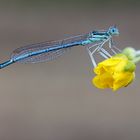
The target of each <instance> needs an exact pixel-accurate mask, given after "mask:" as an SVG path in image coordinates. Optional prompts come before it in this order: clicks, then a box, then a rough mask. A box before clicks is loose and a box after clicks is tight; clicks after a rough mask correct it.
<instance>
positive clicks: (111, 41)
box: [109, 38, 121, 54]
mask: <svg viewBox="0 0 140 140" xmlns="http://www.w3.org/2000/svg"><path fill="white" fill-rule="evenodd" d="M109 48H110V49H111V50H112V52H113V53H114V54H117V52H116V51H115V50H114V49H116V50H117V51H118V52H119V53H120V52H121V50H120V49H118V48H117V47H116V46H115V45H114V43H113V40H112V38H111V39H110V40H109ZM113 48H114V49H113Z"/></svg>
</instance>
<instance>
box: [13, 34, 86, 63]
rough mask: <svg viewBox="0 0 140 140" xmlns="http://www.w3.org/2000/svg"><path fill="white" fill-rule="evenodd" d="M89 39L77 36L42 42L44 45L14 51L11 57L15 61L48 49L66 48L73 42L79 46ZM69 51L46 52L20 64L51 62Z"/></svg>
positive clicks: (62, 49)
mask: <svg viewBox="0 0 140 140" xmlns="http://www.w3.org/2000/svg"><path fill="white" fill-rule="evenodd" d="M87 37H88V35H79V36H75V37H72V38H68V39H64V40H59V41H50V42H42V43H37V44H31V45H27V46H24V47H20V48H18V49H16V50H14V51H13V53H12V55H11V59H14V60H15V59H17V58H19V57H21V56H24V55H26V54H30V53H33V52H37V51H40V50H46V49H48V48H55V47H58V46H64V45H66V44H71V43H73V42H75V43H76V42H77V45H78V43H79V45H80V43H81V42H82V41H84V40H85V39H87ZM67 50H68V48H63V47H62V48H61V49H59V50H55V51H50V52H46V53H42V54H38V55H34V56H29V57H26V58H23V59H21V60H19V61H18V62H21V63H37V62H44V61H50V60H53V59H55V58H57V57H59V56H61V55H63V54H64V53H65V52H66V51H67Z"/></svg>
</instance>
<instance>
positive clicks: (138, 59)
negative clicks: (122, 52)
mask: <svg viewBox="0 0 140 140" xmlns="http://www.w3.org/2000/svg"><path fill="white" fill-rule="evenodd" d="M133 62H134V63H135V64H136V63H138V62H140V54H139V56H137V57H136V58H135V59H133Z"/></svg>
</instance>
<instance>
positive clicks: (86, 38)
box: [0, 26, 119, 68]
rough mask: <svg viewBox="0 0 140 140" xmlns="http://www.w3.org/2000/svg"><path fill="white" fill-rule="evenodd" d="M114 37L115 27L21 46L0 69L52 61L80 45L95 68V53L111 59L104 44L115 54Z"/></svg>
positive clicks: (116, 30) (115, 33)
mask: <svg viewBox="0 0 140 140" xmlns="http://www.w3.org/2000/svg"><path fill="white" fill-rule="evenodd" d="M115 35H119V31H118V29H117V27H116V26H113V27H110V28H109V29H108V30H103V31H92V32H90V33H88V34H84V35H79V36H74V37H71V38H67V39H64V40H58V41H51V42H48V41H47V42H42V43H37V44H31V45H27V46H23V47H20V48H17V49H16V50H14V51H13V53H12V55H11V58H10V59H9V60H8V61H6V62H4V63H1V64H0V68H4V67H6V66H8V65H10V64H13V63H15V62H24V63H37V62H44V61H49V60H53V59H54V58H57V57H59V56H61V55H62V54H64V53H65V52H66V51H67V50H68V48H71V47H74V46H80V45H81V46H86V49H87V51H88V53H89V56H90V58H91V60H92V63H93V66H94V67H96V61H95V59H94V54H95V53H96V52H98V53H99V54H100V55H101V56H102V57H104V58H108V57H111V55H110V54H109V52H108V51H107V50H105V49H104V48H103V46H104V44H105V43H109V44H108V46H109V48H110V50H111V51H112V52H113V53H116V51H115V50H116V49H117V48H116V47H115V46H114V45H113V43H112V42H113V41H112V37H113V36H115ZM90 44H91V45H90ZM88 45H90V46H88ZM117 50H119V49H117Z"/></svg>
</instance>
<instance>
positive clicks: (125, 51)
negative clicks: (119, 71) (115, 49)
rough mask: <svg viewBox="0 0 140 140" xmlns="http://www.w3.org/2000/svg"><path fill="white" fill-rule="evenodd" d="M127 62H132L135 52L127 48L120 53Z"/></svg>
mask: <svg viewBox="0 0 140 140" xmlns="http://www.w3.org/2000/svg"><path fill="white" fill-rule="evenodd" d="M122 53H123V54H125V55H126V56H127V58H128V59H129V60H133V59H134V58H135V57H136V50H135V49H134V48H132V47H127V48H125V49H124V50H123V51H122Z"/></svg>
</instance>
